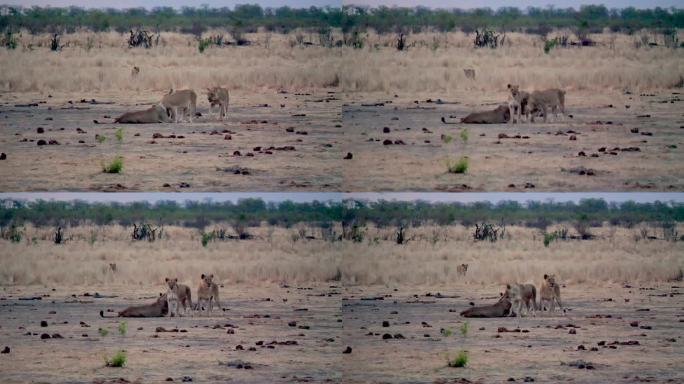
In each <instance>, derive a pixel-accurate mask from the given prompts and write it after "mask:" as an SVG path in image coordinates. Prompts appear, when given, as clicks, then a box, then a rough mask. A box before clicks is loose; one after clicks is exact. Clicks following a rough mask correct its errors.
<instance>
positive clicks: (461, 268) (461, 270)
mask: <svg viewBox="0 0 684 384" xmlns="http://www.w3.org/2000/svg"><path fill="white" fill-rule="evenodd" d="M466 272H468V264H461V265H459V266H457V267H456V273H457V274H458V275H459V276H465V274H466Z"/></svg>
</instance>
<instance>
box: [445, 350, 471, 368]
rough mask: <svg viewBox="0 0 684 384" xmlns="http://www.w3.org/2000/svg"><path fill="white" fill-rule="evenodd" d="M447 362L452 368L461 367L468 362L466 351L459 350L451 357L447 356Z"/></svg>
mask: <svg viewBox="0 0 684 384" xmlns="http://www.w3.org/2000/svg"><path fill="white" fill-rule="evenodd" d="M447 364H448V365H449V366H450V367H452V368H463V367H465V366H466V365H467V364H468V352H466V351H460V352H459V353H458V354H457V355H456V357H454V358H453V359H451V358H449V357H448V356H447Z"/></svg>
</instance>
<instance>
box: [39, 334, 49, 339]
mask: <svg viewBox="0 0 684 384" xmlns="http://www.w3.org/2000/svg"><path fill="white" fill-rule="evenodd" d="M40 338H41V339H49V338H50V335H49V334H47V333H43V334H42V335H40Z"/></svg>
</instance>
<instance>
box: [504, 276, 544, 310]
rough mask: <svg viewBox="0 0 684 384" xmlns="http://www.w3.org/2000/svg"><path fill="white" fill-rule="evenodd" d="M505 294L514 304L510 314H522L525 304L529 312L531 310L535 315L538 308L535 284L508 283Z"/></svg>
mask: <svg viewBox="0 0 684 384" xmlns="http://www.w3.org/2000/svg"><path fill="white" fill-rule="evenodd" d="M504 296H505V297H506V298H507V299H508V300H510V301H511V304H512V306H511V310H510V312H509V316H513V313H515V314H516V315H517V316H522V315H523V313H522V309H523V305H524V306H525V309H526V310H527V313H528V314H529V313H530V312H531V313H532V314H533V315H534V314H535V310H536V309H537V288H536V287H535V286H534V284H516V283H513V284H507V285H506V293H505V294H504ZM516 308H517V310H516ZM514 310H515V311H514Z"/></svg>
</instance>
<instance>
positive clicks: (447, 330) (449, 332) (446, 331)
mask: <svg viewBox="0 0 684 384" xmlns="http://www.w3.org/2000/svg"><path fill="white" fill-rule="evenodd" d="M440 332H441V333H442V336H444V337H449V336H451V335H452V334H453V333H454V332H453V331H452V330H451V328H443V329H442V330H440Z"/></svg>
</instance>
